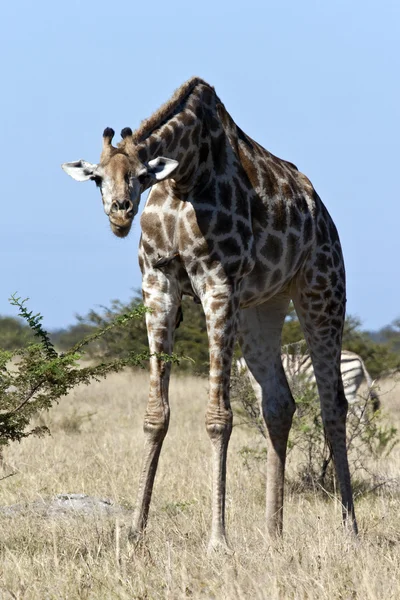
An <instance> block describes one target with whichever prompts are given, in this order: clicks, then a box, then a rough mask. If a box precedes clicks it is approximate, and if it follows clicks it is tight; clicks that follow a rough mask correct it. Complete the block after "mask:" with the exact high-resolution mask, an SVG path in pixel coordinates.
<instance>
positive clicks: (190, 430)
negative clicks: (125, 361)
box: [0, 373, 400, 600]
mask: <svg viewBox="0 0 400 600" xmlns="http://www.w3.org/2000/svg"><path fill="white" fill-rule="evenodd" d="M147 386H148V382H147V376H146V375H145V374H143V373H137V374H131V373H125V374H123V375H116V376H112V377H110V378H109V379H108V380H106V381H105V382H103V383H100V384H93V385H91V386H90V387H88V388H83V389H79V390H78V391H76V392H75V393H73V394H71V395H70V396H69V397H68V398H65V399H64V400H63V401H62V402H61V403H60V405H59V406H58V407H55V408H54V409H53V410H52V411H51V412H50V413H49V414H47V415H45V416H44V417H42V418H44V419H45V421H46V423H47V424H48V425H49V426H50V428H51V431H52V436H51V437H46V438H43V439H36V438H28V439H26V440H24V441H23V442H22V443H21V444H19V445H17V444H14V445H13V446H12V447H10V448H9V449H7V450H6V451H5V453H4V462H3V465H2V476H3V477H4V476H6V475H7V474H9V473H10V472H15V475H13V476H12V477H9V478H8V479H4V480H3V481H1V483H0V494H1V501H0V503H1V504H2V505H3V506H4V505H11V504H15V503H27V507H28V508H27V509H26V510H25V511H23V512H21V513H20V514H18V513H17V514H15V515H14V516H12V517H10V516H6V515H4V514H3V515H1V514H0V521H1V532H2V533H1V538H0V548H1V559H2V560H1V571H0V598H1V599H2V600H3V599H4V600H6V599H8V598H13V599H21V600H22V599H26V600H36V599H37V600H43V599H46V600H47V599H48V600H50V599H57V600H60V599H67V598H68V600H75V599H79V600H81V599H89V598H90V599H92V598H96V599H97V598H99V599H108V598H110V599H127V600H128V599H129V600H131V599H133V598H135V599H136V598H138V599H139V598H140V599H156V598H171V599H175V598H192V599H193V598H206V599H211V598H215V599H217V598H218V599H219V598H221V599H239V600H240V599H248V598H251V599H253V598H254V599H260V600H261V599H275V598H280V599H286V598H299V599H303V598H307V599H314V598H315V599H317V598H318V599H325V598H326V599H328V598H329V600H332V599H334V598H340V599H344V600H346V599H350V598H351V599H363V600H368V599H375V598H385V599H391V598H393V599H395V598H396V599H397V598H400V551H399V550H400V492H399V487H398V485H397V487H396V485H392V487H389V488H388V489H386V488H385V487H383V488H380V489H379V491H378V492H377V493H375V494H372V495H367V496H365V497H363V498H361V499H360V500H359V501H358V502H357V506H356V509H357V513H358V519H359V526H360V530H361V533H360V536H359V539H358V540H357V541H354V539H352V538H350V537H347V535H346V534H345V533H344V532H343V530H342V527H341V524H340V520H341V517H340V513H341V510H340V505H339V503H338V502H337V501H336V500H334V499H331V500H329V501H326V500H324V499H323V498H322V497H321V496H317V495H314V494H306V495H305V494H302V495H298V494H294V493H291V492H290V490H291V489H292V487H290V488H289V493H288V495H287V498H286V505H285V535H284V538H283V540H282V541H279V542H277V543H276V544H272V545H271V544H270V543H269V541H268V540H267V539H266V537H265V529H264V474H263V470H264V466H263V465H262V464H255V465H252V466H251V468H246V467H245V466H244V465H243V460H242V457H241V455H240V452H239V451H240V449H241V448H242V447H243V445H245V444H248V443H249V439H250V436H255V435H256V434H255V433H254V432H249V431H247V430H245V429H241V428H239V427H235V428H234V430H233V434H232V438H231V444H230V449H229V457H228V490H227V521H228V532H229V539H230V543H231V546H232V548H233V549H234V554H233V556H219V555H215V556H211V557H208V556H207V552H206V549H207V542H208V535H209V527H210V517H211V511H210V496H211V490H210V484H211V473H210V443H209V440H208V437H207V435H206V432H205V427H204V412H205V407H206V401H207V382H206V381H205V380H202V379H194V378H184V379H183V378H182V379H179V378H175V379H173V381H172V385H171V425H170V431H169V434H168V436H167V438H166V441H165V444H164V448H163V453H162V455H161V460H160V465H159V471H158V474H157V478H156V484H155V490H154V496H153V503H152V508H151V513H150V521H149V526H148V530H147V536H146V542H145V544H144V545H143V546H142V547H140V548H137V549H133V548H131V547H130V546H129V544H128V542H127V539H126V532H127V529H128V527H129V517H125V516H118V517H111V518H108V517H100V516H98V515H97V516H93V517H79V516H68V517H67V516H65V517H62V518H56V519H55V518H53V519H50V518H45V517H43V516H38V515H37V514H35V513H34V512H33V511H30V509H29V503H31V502H33V501H36V500H38V499H40V498H47V497H51V496H54V495H55V494H59V493H71V492H84V493H87V494H90V495H93V496H99V497H108V498H110V499H112V500H113V501H114V502H115V503H118V504H122V505H123V506H125V507H126V508H128V509H130V508H132V506H133V504H134V500H135V495H136V488H137V482H138V476H139V469H140V463H141V449H142V443H143V436H142V416H143V413H144V409H145V403H146V395H147ZM381 391H382V402H383V404H384V406H385V407H386V410H387V412H388V414H389V416H390V420H391V422H393V423H395V424H397V426H398V427H399V428H400V403H399V402H398V399H399V396H400V386H399V385H398V386H397V387H396V386H394V385H393V384H392V383H391V382H386V383H385V385H384V386H382V390H381ZM250 441H251V440H250ZM290 459H291V460H293V463H292V464H295V460H296V458H295V456H293V459H292V457H290ZM374 466H375V467H376V468H377V469H378V470H379V471H380V472H381V473H384V474H385V476H387V477H388V478H391V479H393V480H394V479H396V478H397V481H398V478H399V467H400V448H397V449H395V450H394V451H393V452H392V454H391V455H390V457H389V458H387V459H382V460H381V461H380V464H379V465H374ZM293 471H294V467H291V465H290V464H289V468H288V474H289V477H290V476H294V472H293Z"/></svg>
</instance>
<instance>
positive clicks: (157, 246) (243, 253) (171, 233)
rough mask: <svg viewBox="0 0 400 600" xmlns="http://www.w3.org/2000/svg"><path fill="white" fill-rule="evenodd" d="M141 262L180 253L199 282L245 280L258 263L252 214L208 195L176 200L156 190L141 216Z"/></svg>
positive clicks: (191, 278) (189, 270) (182, 261)
mask: <svg viewBox="0 0 400 600" xmlns="http://www.w3.org/2000/svg"><path fill="white" fill-rule="evenodd" d="M141 228H142V241H141V254H142V262H144V263H146V264H147V265H148V266H151V265H152V264H153V265H154V264H155V263H157V261H159V260H160V259H162V258H164V257H165V258H167V259H168V258H172V257H176V258H178V259H179V261H180V263H181V265H182V266H183V268H184V270H185V271H186V273H187V275H188V277H189V278H190V280H191V281H192V282H194V283H195V285H196V286H197V284H198V285H201V284H203V283H204V281H206V280H207V279H208V278H209V277H212V278H214V279H215V280H226V278H230V279H242V278H243V277H244V276H245V275H246V274H247V273H248V272H250V271H251V269H252V268H253V266H254V257H253V255H254V248H253V236H252V232H251V223H250V213H249V211H247V214H246V215H243V211H240V210H238V211H237V212H236V213H232V210H231V207H229V208H228V207H227V206H223V204H222V203H217V204H216V203H215V202H212V201H211V199H209V198H208V197H206V198H204V197H201V198H198V197H189V198H188V199H185V200H180V199H177V198H176V197H173V196H167V197H166V195H165V191H164V193H162V192H161V193H160V191H159V190H155V193H154V191H152V193H151V195H150V196H149V200H148V202H147V205H146V207H145V210H144V211H143V214H142V217H141Z"/></svg>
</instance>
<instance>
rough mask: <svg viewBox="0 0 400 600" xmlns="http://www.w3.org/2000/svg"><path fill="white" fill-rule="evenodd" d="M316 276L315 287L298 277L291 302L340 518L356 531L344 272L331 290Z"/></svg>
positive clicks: (327, 281)
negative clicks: (345, 372)
mask: <svg viewBox="0 0 400 600" xmlns="http://www.w3.org/2000/svg"><path fill="white" fill-rule="evenodd" d="M339 272H340V271H339ZM317 279H318V287H317V288H316V286H314V287H313V286H311V285H305V280H304V279H300V282H301V283H302V286H298V288H297V289H296V290H295V293H293V302H294V306H295V309H296V312H297V315H298V317H299V320H300V323H301V326H302V329H303V332H304V336H305V338H306V341H307V345H308V348H309V350H310V355H311V359H312V363H313V367H314V373H315V378H316V381H317V387H318V393H319V397H320V402H321V413H322V420H323V423H324V429H325V433H326V436H327V440H328V443H329V445H330V448H331V450H332V454H333V459H334V463H335V468H336V473H337V478H338V481H339V486H340V493H341V501H342V509H343V520H344V522H345V523H346V524H347V523H349V522H351V524H352V527H353V531H354V532H355V533H357V522H356V518H355V513H354V503H353V494H352V488H351V481H350V470H349V463H348V456H347V445H346V417H347V407H348V403H347V399H346V396H345V394H344V388H343V382H342V376H341V372H340V356H341V345H342V332H343V323H344V315H345V292H344V290H345V286H344V272H343V277H342V279H341V281H340V277H338V278H337V284H336V286H335V287H334V288H333V289H332V287H331V284H330V281H331V280H329V278H326V280H325V281H326V287H325V288H324V286H323V285H321V282H322V281H323V280H324V278H321V277H319V278H317ZM341 291H342V293H340V292H341ZM332 298H334V300H333V299H332Z"/></svg>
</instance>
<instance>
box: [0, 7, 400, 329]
mask: <svg viewBox="0 0 400 600" xmlns="http://www.w3.org/2000/svg"><path fill="white" fill-rule="evenodd" d="M0 15H1V24H2V27H1V29H2V34H1V38H0V56H1V62H2V68H1V78H2V81H1V94H0V120H1V129H0V130H1V132H2V135H3V138H2V144H1V147H0V155H1V156H0V164H1V178H2V185H1V200H0V202H1V207H2V211H1V230H0V259H1V271H0V314H15V313H13V310H14V309H13V308H12V307H10V306H9V304H8V301H7V298H8V297H9V295H10V294H11V293H12V292H15V291H18V292H19V293H20V294H21V295H23V296H29V297H30V298H31V302H30V306H31V308H32V309H34V310H35V311H40V312H41V313H42V314H43V315H44V317H45V320H44V324H45V326H47V327H48V328H56V327H63V326H67V325H68V324H71V323H73V322H74V315H75V314H76V313H79V314H85V313H86V312H87V311H88V310H89V309H91V308H93V307H96V306H98V305H108V304H109V302H110V300H111V299H113V298H119V299H120V300H122V301H125V300H128V299H129V298H130V296H131V294H132V291H133V290H134V289H136V288H139V287H140V272H139V268H138V264H137V247H138V240H139V234H140V225H139V220H138V219H137V220H136V225H135V228H134V231H133V233H131V235H130V236H129V237H128V238H127V239H125V240H121V239H118V238H116V237H114V236H113V234H112V233H111V230H110V228H109V225H108V219H107V217H106V216H105V215H104V213H103V210H102V205H101V199H100V194H99V192H98V190H97V189H96V188H95V186H94V184H91V183H76V182H74V181H73V180H72V179H70V178H69V177H67V176H66V175H65V173H63V171H62V170H61V168H60V164H61V163H62V162H65V161H72V160H77V159H79V158H84V159H86V160H89V161H92V162H97V161H98V159H99V156H100V150H101V141H102V131H103V129H104V127H105V126H110V127H113V128H114V129H115V130H116V131H117V132H119V131H120V130H121V128H122V127H126V126H128V125H129V126H131V127H132V128H136V127H137V126H138V124H139V123H140V121H141V120H142V119H143V118H145V117H148V116H149V115H150V114H151V113H152V112H153V111H154V110H155V109H156V108H158V107H159V106H160V105H161V104H162V103H163V102H164V101H166V100H167V99H168V98H169V97H170V95H171V94H172V92H173V91H174V89H176V88H177V87H179V86H180V85H181V84H182V83H183V82H184V81H185V80H186V79H188V78H189V77H191V76H192V75H199V76H201V77H203V78H204V79H206V80H207V81H208V82H209V83H211V84H212V85H214V86H215V88H216V90H217V93H218V94H219V96H220V97H221V99H222V101H223V102H224V103H225V105H226V107H227V109H228V110H229V111H230V113H231V115H232V116H233V118H234V119H235V120H236V122H237V123H238V124H239V125H240V126H241V127H242V129H244V130H245V131H246V132H247V133H248V134H249V135H251V136H252V137H253V138H255V139H256V140H257V141H258V142H260V143H261V144H263V145H264V146H265V147H266V148H268V149H269V150H271V151H272V152H273V153H275V154H277V155H278V156H280V157H282V158H285V159H287V160H290V161H292V162H294V163H295V164H296V165H297V166H298V167H299V169H300V170H301V171H303V172H304V173H306V174H307V176H308V177H309V178H310V179H311V181H312V182H313V183H314V185H315V187H316V189H317V191H318V193H319V194H320V196H321V197H322V199H323V201H324V202H325V204H326V205H327V206H328V209H329V211H330V212H331V214H332V216H333V218H334V220H335V222H336V225H337V227H338V229H339V232H340V235H341V239H342V243H343V248H344V254H345V259H346V265H347V276H348V312H349V313H350V314H354V315H358V316H359V317H360V318H361V319H362V322H363V325H364V327H365V328H369V329H376V328H379V327H381V326H383V325H385V324H387V323H389V322H391V321H392V320H393V319H394V318H396V317H398V316H400V277H399V259H400V197H399V147H400V141H399V140H400V131H399V123H400V120H399V112H400V97H399V96H400V94H399V90H400V78H399V74H400V64H399V63H400V43H399V40H400V18H399V17H400V3H399V2H398V0H393V1H392V2H390V1H387V0H381V1H380V2H377V1H375V2H369V1H365V0H363V1H361V0H353V2H348V0H347V1H344V0H338V1H335V2H325V1H322V0H321V1H319V2H317V1H314V2H313V1H311V0H304V1H302V2H297V1H294V0H293V1H292V2H285V1H281V2H276V1H275V2H268V1H263V2H262V1H258V2H254V1H251V0H249V1H247V2H240V3H234V2H231V1H229V2H228V1H226V0H222V1H220V2H217V1H215V0H214V1H210V0H203V1H202V2H201V3H192V2H188V1H186V2H183V1H180V2H174V1H170V2H159V1H158V0H155V1H153V2H142V3H140V2H137V1H136V2H132V0H130V1H129V0H120V1H115V2H111V3H110V2H104V0H96V1H93V0H88V1H86V2H84V3H83V2H79V1H77V0H70V1H69V2H67V3H64V2H63V3H59V2H54V1H51V2H50V1H49V0H42V1H39V2H33V1H31V2H28V1H27V0H22V1H20V2H14V3H11V2H8V3H3V4H2V8H1V9H0ZM144 200H145V198H143V199H142V203H141V204H142V207H143V205H144Z"/></svg>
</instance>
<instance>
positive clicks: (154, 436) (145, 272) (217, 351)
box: [62, 77, 357, 549]
mask: <svg viewBox="0 0 400 600" xmlns="http://www.w3.org/2000/svg"><path fill="white" fill-rule="evenodd" d="M113 137H114V131H113V130H112V129H110V128H106V129H105V131H104V133H103V149H102V153H101V157H100V162H99V163H98V164H92V163H89V162H86V161H84V160H79V161H76V162H72V163H64V164H63V165H62V168H63V169H64V171H65V172H66V173H67V174H69V175H70V176H72V177H73V178H74V179H76V180H78V181H87V180H94V181H95V183H96V185H97V186H98V187H99V188H100V190H101V195H102V201H103V207H104V210H105V213H106V215H107V216H108V217H109V222H110V225H111V229H112V231H113V233H114V234H115V235H117V236H118V237H125V236H126V235H127V234H128V233H129V230H130V227H131V224H132V220H133V218H134V216H135V215H136V213H137V212H138V207H139V201H140V196H141V194H142V193H143V192H144V191H145V190H147V189H149V188H151V191H150V193H149V196H148V199H147V203H146V205H145V207H144V210H143V212H142V215H141V218H140V224H141V230H142V235H141V240H140V246H139V264H140V268H141V272H142V290H143V299H144V304H145V305H146V306H147V307H148V308H149V309H151V310H150V311H149V312H148V313H147V315H146V325H147V331H148V339H149V348H150V352H151V358H150V389H149V398H148V404H147V409H146V413H145V418H144V438H145V441H144V457H143V464H142V471H141V475H140V481H139V487H138V496H137V503H136V509H135V511H134V516H133V528H132V531H133V534H134V535H136V536H138V537H140V536H141V535H142V533H143V532H144V529H145V527H146V523H147V519H148V513H149V506H150V501H151V496H152V490H153V484H154V479H155V475H156V470H157V465H158V460H159V456H160V452H161V448H162V444H163V440H164V438H165V436H166V434H167V431H168V425H169V417H170V408H169V396H168V387H169V379H170V370H171V367H170V364H169V363H167V362H165V361H163V360H162V359H161V358H160V353H161V352H165V353H170V352H171V351H172V349H173V337H174V330H175V328H176V326H177V325H178V324H179V322H180V318H181V313H180V311H181V308H180V307H181V299H182V296H183V295H189V296H192V297H193V298H194V300H195V301H197V302H200V303H201V304H202V306H203V309H204V312H205V316H206V323H207V332H208V340H209V356H210V373H209V398H208V404H207V408H206V414H205V425H206V431H207V433H208V436H209V437H210V440H211V449H212V523H211V536H210V542H209V549H217V548H226V549H228V548H229V545H228V541H227V536H226V528H225V487H226V461H227V449H228V442H229V438H230V435H231V431H232V410H231V406H230V401H229V383H230V371H231V363H232V356H233V350H234V343H235V340H236V339H237V338H238V339H239V343H240V345H241V349H242V353H243V356H244V358H245V360H246V363H247V365H248V367H249V369H250V371H251V373H252V375H253V377H252V379H253V380H254V387H255V391H256V394H257V396H258V398H259V400H260V402H261V407H262V414H263V418H264V420H265V423H266V427H267V431H268V437H269V439H268V458H267V484H266V523H267V532H268V533H269V535H270V536H275V535H279V534H281V532H282V524H283V493H284V471H285V461H286V446H287V440H288V435H289V430H290V427H291V423H292V417H293V413H294V411H295V404H294V401H293V397H292V395H291V392H290V389H289V386H288V383H287V380H286V377H285V374H284V371H283V367H282V362H281V330H282V326H283V322H284V319H285V315H286V313H287V309H288V305H289V301H290V299H292V300H293V302H294V305H295V308H296V311H297V314H298V316H299V319H300V322H301V325H302V329H303V331H304V335H305V338H306V340H307V343H308V346H309V349H310V354H311V357H312V361H313V365H314V370H315V376H316V380H317V385H318V390H319V395H320V401H321V410H322V417H323V421H324V426H325V431H326V436H327V439H328V442H329V444H330V445H331V448H332V452H333V456H334V461H335V466H336V471H337V476H338V480H339V486H340V493H341V502H342V513H343V521H344V523H346V524H348V525H349V526H350V527H351V526H352V528H353V530H354V532H355V533H356V532H357V523H356V518H355V513H354V505H353V497H352V488H351V481H350V473H349V466H348V458H347V450H346V414H347V401H346V398H345V395H344V389H343V383H342V379H341V374H340V352H341V340H342V330H343V323H344V316H345V303H346V298H345V270H344V263H343V257H342V251H341V246H340V241H339V237H338V233H337V230H336V227H335V225H334V223H333V221H332V219H331V217H330V215H329V213H328V211H327V209H326V208H325V206H324V204H323V203H322V201H321V199H320V198H319V196H318V194H317V193H316V192H315V190H314V188H313V186H312V184H311V183H310V181H309V179H308V178H307V177H306V176H305V175H303V174H302V173H301V172H300V171H299V170H298V169H297V167H295V165H293V164H292V163H290V162H287V161H285V160H282V159H279V158H277V157H276V156H274V155H273V154H271V153H270V152H268V151H267V150H265V149H264V148H263V147H262V146H260V145H259V144H258V143H257V142H255V141H254V140H253V139H251V138H250V137H249V136H248V135H246V134H245V133H244V132H243V131H242V130H241V129H240V127H238V126H237V125H236V124H235V122H234V121H233V119H232V117H231V116H230V114H229V113H228V112H227V110H226V109H225V106H224V105H223V103H222V102H221V100H220V99H219V97H218V96H217V94H216V92H215V90H214V88H213V87H212V86H210V85H209V84H208V83H206V82H205V81H204V80H202V79H200V78H198V77H194V78H192V79H190V80H188V81H187V82H186V83H184V84H183V85H182V86H181V87H180V88H179V89H178V90H177V91H176V92H175V94H174V95H173V96H172V98H171V99H170V100H169V101H168V102H167V103H165V104H164V105H163V106H162V107H161V108H160V109H159V110H158V111H156V112H155V113H154V114H153V115H152V116H151V117H150V118H148V119H146V120H145V121H143V122H142V124H141V125H140V126H139V128H138V129H137V130H136V131H135V132H132V130H131V129H130V128H129V127H126V128H124V129H123V130H122V131H121V138H122V139H121V141H120V142H119V143H118V145H117V146H116V147H115V146H113V145H112V140H113Z"/></svg>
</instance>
